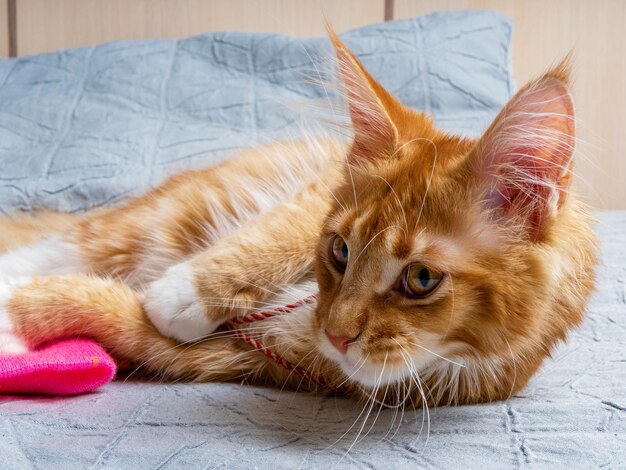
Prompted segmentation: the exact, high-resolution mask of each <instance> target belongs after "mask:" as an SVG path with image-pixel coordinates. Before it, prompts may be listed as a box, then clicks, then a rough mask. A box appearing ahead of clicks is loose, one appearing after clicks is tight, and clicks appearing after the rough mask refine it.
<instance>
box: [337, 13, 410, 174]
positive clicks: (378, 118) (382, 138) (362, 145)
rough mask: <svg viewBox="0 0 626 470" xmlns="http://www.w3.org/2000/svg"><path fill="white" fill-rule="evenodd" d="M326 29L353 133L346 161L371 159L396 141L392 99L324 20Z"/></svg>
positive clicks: (390, 147)
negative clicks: (348, 158)
mask: <svg viewBox="0 0 626 470" xmlns="http://www.w3.org/2000/svg"><path fill="white" fill-rule="evenodd" d="M326 30H327V32H328V37H329V39H330V41H331V43H332V45H333V47H334V49H335V54H336V57H337V64H338V68H339V72H340V74H341V76H342V78H343V82H344V86H345V90H346V96H347V99H348V108H349V111H350V117H351V120H352V126H353V129H354V134H355V135H354V148H353V151H352V152H351V157H350V159H351V161H350V163H353V164H359V163H361V162H362V161H363V160H373V159H375V158H376V157H377V156H378V155H379V154H382V153H385V150H389V149H392V148H393V146H394V145H395V144H396V142H397V139H398V131H397V128H396V126H395V125H394V123H393V120H392V118H391V116H390V114H389V112H388V107H390V106H393V105H394V103H395V99H394V98H393V97H392V96H391V95H390V94H389V93H388V92H387V91H386V90H385V89H384V88H383V87H382V86H381V85H380V84H378V82H376V80H374V78H372V76H371V75H370V74H369V73H368V72H367V71H366V70H365V68H364V67H363V65H362V64H361V62H360V61H359V60H358V59H357V58H356V57H355V56H354V54H353V53H352V52H351V51H350V50H349V49H348V48H347V47H346V45H345V44H344V43H343V42H342V41H341V39H339V37H338V36H337V34H336V33H335V31H334V30H333V29H332V27H331V26H330V25H329V24H328V22H326Z"/></svg>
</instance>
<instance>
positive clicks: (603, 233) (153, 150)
mask: <svg viewBox="0 0 626 470" xmlns="http://www.w3.org/2000/svg"><path fill="white" fill-rule="evenodd" d="M510 36H511V25H510V23H509V21H508V20H507V19H505V18H504V17H502V16H500V15H498V14H495V13H490V12H480V11H472V12H470V11H468V12H456V13H447V14H434V15H429V16H425V17H420V18H415V19H410V20H403V21H394V22H387V23H384V24H380V25H372V26H368V27H364V28H360V29H357V30H353V31H350V32H348V33H345V34H343V35H342V38H343V39H344V40H345V42H346V43H347V44H348V46H350V47H351V48H352V49H353V50H354V51H355V53H356V54H357V55H358V56H359V57H360V58H361V59H362V60H363V62H364V64H365V66H366V67H367V68H368V69H369V70H370V71H371V73H372V74H373V75H374V76H375V77H376V78H378V79H380V80H381V82H382V83H383V84H384V85H385V86H386V87H388V88H389V89H390V90H391V91H392V92H393V93H395V94H396V95H397V96H398V97H399V98H400V99H401V100H402V101H403V102H405V103H407V104H409V105H410V106H412V107H414V108H416V109H420V110H424V111H425V112H428V113H431V114H434V115H435V117H436V120H437V124H438V125H439V126H441V127H443V128H445V129H448V130H451V131H455V132H461V133H464V134H466V135H476V134H478V133H479V132H480V131H481V130H483V129H484V128H485V127H486V126H487V125H488V123H489V122H490V120H491V119H492V118H493V117H494V115H495V113H496V112H497V111H498V110H499V108H500V107H501V106H502V105H503V104H504V103H505V102H506V100H507V99H508V98H509V97H510V95H511V94H512V92H513V90H514V84H513V80H512V74H511V68H510ZM329 53H330V49H329V45H328V43H327V41H326V40H324V39H295V38H290V37H286V36H278V35H255V34H238V33H212V34H207V35H202V36H196V37H193V38H189V39H185V40H180V41H171V40H162V41H136V42H116V43H108V44H103V45H99V46H96V47H92V48H88V49H76V50H67V51H60V52H56V53H50V54H42V55H38V56H32V57H23V58H19V59H3V60H0V168H1V169H0V210H1V211H2V212H3V213H5V214H13V213H15V212H18V211H32V210H38V209H42V208H47V209H54V210H61V211H66V212H81V211H84V210H87V209H90V208H94V207H101V206H106V205H111V204H116V203H119V202H121V201H123V200H124V199H126V198H128V197H131V196H133V195H136V194H140V193H141V192H143V191H145V190H146V189H147V188H150V187H153V186H154V185H157V184H158V183H159V182H160V181H162V180H163V178H165V177H166V176H167V175H169V174H172V173H174V172H176V171H179V170H181V169H184V168H194V167H205V166H208V165H212V164H215V163H217V162H219V161H222V160H224V159H226V158H228V156H229V155H230V154H232V153H233V152H235V151H236V150H238V149H240V148H245V147H248V146H250V145H257V144H261V143H263V142H264V141H266V140H272V139H276V138H280V139H284V138H297V136H298V135H299V133H300V132H302V130H303V129H309V130H310V129H311V127H310V126H311V125H312V124H311V123H310V122H309V119H308V118H305V117H303V116H306V115H307V113H306V112H305V113H303V112H302V111H303V109H304V110H306V109H319V107H320V103H321V104H322V105H325V106H326V107H327V109H333V108H332V106H336V105H337V101H336V99H335V95H334V93H333V91H332V89H331V88H329V87H321V86H319V84H315V83H313V82H315V81H319V80H318V79H320V78H321V79H322V81H323V80H326V79H327V74H328V71H329V70H330V67H329V66H328V61H326V60H325V59H324V57H328V55H329ZM311 78H312V79H313V80H312V79H311ZM307 103H308V104H311V103H313V105H312V106H311V107H310V108H309V107H308V106H309V105H308V104H307ZM331 105H332V106H331ZM597 216H598V219H599V223H598V224H597V226H596V228H597V231H598V233H599V234H600V237H601V239H602V263H601V266H600V268H599V278H598V281H599V282H598V291H597V292H596V294H595V295H594V297H593V299H592V302H591V305H590V307H589V312H588V316H587V319H586V321H585V324H584V326H583V327H582V328H581V329H580V330H578V331H576V332H575V333H574V334H573V335H572V337H571V339H570V341H569V343H568V344H567V345H564V346H562V347H561V348H560V349H559V350H558V351H557V352H556V353H555V354H554V357H553V358H552V359H551V360H549V361H547V362H546V363H545V365H544V367H543V368H542V369H541V371H540V372H539V373H538V374H537V375H536V376H535V377H534V378H533V380H532V381H531V383H530V384H529V385H528V386H527V387H526V388H525V389H524V390H522V392H520V393H519V394H517V395H515V396H512V397H510V399H508V400H506V401H500V402H494V403H490V404H484V405H477V406H462V407H455V408H446V407H442V408H438V409H431V410H429V411H428V412H426V411H425V410H418V411H413V410H407V411H405V412H398V411H397V410H391V409H385V410H382V411H380V412H378V411H375V412H374V413H373V414H372V415H371V416H370V418H369V420H367V421H366V422H364V421H363V418H364V415H363V414H362V413H361V411H362V410H361V408H360V407H358V406H357V405H356V404H354V403H352V402H350V401H348V400H344V399H341V398H337V397H334V396H332V395H323V394H321V395H311V394H304V393H293V392H287V391H280V390H277V389H268V388H260V387H252V386H248V385H245V384H181V383H177V384H168V383H157V382H154V381H147V380H145V379H139V378H137V377H136V376H135V375H131V376H130V377H129V376H122V377H120V378H119V379H118V380H116V381H114V382H112V383H110V384H108V385H106V386H104V387H102V388H101V389H99V390H98V391H96V392H93V393H89V394H85V395H80V396H76V397H72V398H45V397H10V396H9V397H7V396H5V397H0V456H2V463H1V466H2V468H16V469H21V468H46V469H48V468H63V469H70V468H77V469H78V468H80V469H82V468H87V467H97V468H100V467H102V468H159V469H160V468H181V467H185V468H222V467H223V468H328V467H329V466H332V467H334V468H404V467H406V468H409V467H410V468H415V467H416V466H417V467H429V468H451V467H452V468H456V467H464V468H477V467H488V468H529V467H532V468H554V467H555V466H558V467H569V468H591V467H595V468H597V467H603V468H624V467H625V466H626V451H624V449H625V448H626V387H625V386H624V384H625V383H626V353H625V352H626V316H625V315H624V314H625V313H626V305H625V303H626V295H625V291H624V282H625V280H626V252H625V251H624V250H622V249H621V248H622V246H623V244H624V240H626V213H623V212H602V213H598V214H597Z"/></svg>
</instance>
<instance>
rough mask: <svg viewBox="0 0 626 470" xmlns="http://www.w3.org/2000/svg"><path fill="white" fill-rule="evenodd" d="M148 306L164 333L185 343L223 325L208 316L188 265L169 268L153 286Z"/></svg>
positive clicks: (155, 324)
mask: <svg viewBox="0 0 626 470" xmlns="http://www.w3.org/2000/svg"><path fill="white" fill-rule="evenodd" d="M144 307H145V309H146V313H147V314H148V317H149V318H150V320H151V321H152V323H154V326H156V328H157V330H159V331H160V332H161V334H163V335H165V336H169V337H170V338H173V339H176V340H178V341H182V342H187V341H194V340H198V339H201V338H202V337H203V336H206V335H208V334H210V333H213V332H214V331H215V330H216V328H217V327H218V326H219V325H220V323H219V322H215V321H211V320H209V319H208V318H207V316H206V314H205V313H204V311H203V309H202V305H201V302H200V299H199V298H198V295H197V294H196V289H195V287H194V284H193V272H192V271H191V268H190V267H189V266H188V265H187V264H186V263H180V264H177V265H175V266H172V267H171V268H168V270H167V271H165V273H164V274H163V276H162V277H161V278H160V279H158V280H156V281H154V282H153V283H152V284H150V286H149V287H148V290H147V291H146V300H145V302H144Z"/></svg>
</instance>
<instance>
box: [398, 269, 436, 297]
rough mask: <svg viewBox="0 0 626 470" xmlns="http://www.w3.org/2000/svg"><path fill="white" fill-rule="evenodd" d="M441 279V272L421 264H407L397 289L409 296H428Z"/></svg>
mask: <svg viewBox="0 0 626 470" xmlns="http://www.w3.org/2000/svg"><path fill="white" fill-rule="evenodd" d="M442 279H443V273H440V272H439V271H435V270H433V269H430V268H429V267H427V266H424V265H423V264H411V265H409V266H408V267H407V268H406V269H405V270H404V272H403V273H402V277H401V278H400V283H399V284H400V285H399V286H398V287H399V289H398V290H399V291H400V292H401V293H402V294H404V295H406V296H407V297H411V298H422V297H428V296H429V295H430V294H432V293H433V292H434V291H435V289H437V286H439V284H440V283H441V280H442Z"/></svg>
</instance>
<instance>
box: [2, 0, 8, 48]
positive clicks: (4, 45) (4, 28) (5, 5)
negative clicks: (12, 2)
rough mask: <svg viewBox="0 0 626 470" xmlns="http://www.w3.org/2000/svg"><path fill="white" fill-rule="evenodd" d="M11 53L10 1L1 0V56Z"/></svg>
mask: <svg viewBox="0 0 626 470" xmlns="http://www.w3.org/2000/svg"><path fill="white" fill-rule="evenodd" d="M8 55H9V1H8V0H0V57H7V56H8Z"/></svg>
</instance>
